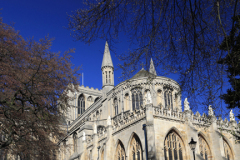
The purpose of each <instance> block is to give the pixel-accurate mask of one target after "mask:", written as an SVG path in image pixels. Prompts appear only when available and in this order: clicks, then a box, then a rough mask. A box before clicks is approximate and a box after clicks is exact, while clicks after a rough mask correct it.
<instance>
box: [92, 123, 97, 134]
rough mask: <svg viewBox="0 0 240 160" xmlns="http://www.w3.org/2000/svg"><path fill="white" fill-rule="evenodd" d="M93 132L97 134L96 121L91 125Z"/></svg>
mask: <svg viewBox="0 0 240 160" xmlns="http://www.w3.org/2000/svg"><path fill="white" fill-rule="evenodd" d="M93 133H94V134H97V125H96V123H94V126H93Z"/></svg>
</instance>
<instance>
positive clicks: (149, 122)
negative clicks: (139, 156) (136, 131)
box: [146, 103, 156, 160]
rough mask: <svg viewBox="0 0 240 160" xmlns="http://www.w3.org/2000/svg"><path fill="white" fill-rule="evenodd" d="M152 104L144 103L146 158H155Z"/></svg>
mask: <svg viewBox="0 0 240 160" xmlns="http://www.w3.org/2000/svg"><path fill="white" fill-rule="evenodd" d="M153 124H154V118H153V104H152V103H151V104H147V105H146V128H147V146H148V160H155V159H156V148H155V132H154V125H153Z"/></svg>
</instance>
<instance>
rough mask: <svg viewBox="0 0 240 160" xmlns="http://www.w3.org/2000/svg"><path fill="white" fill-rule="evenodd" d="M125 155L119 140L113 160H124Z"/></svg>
mask: <svg viewBox="0 0 240 160" xmlns="http://www.w3.org/2000/svg"><path fill="white" fill-rule="evenodd" d="M125 157H126V155H125V150H124V147H123V144H122V143H121V142H119V143H118V145H117V150H116V153H115V160H125Z"/></svg>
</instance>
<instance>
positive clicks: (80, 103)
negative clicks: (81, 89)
mask: <svg viewBox="0 0 240 160" xmlns="http://www.w3.org/2000/svg"><path fill="white" fill-rule="evenodd" d="M84 111H85V100H84V96H83V95H82V94H81V95H80V96H79V97H78V114H79V115H81V114H83V112H84Z"/></svg>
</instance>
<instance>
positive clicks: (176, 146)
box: [164, 132, 183, 160]
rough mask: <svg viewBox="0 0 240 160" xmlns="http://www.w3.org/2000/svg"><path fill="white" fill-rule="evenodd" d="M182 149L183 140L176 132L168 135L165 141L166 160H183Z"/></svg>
mask: <svg viewBox="0 0 240 160" xmlns="http://www.w3.org/2000/svg"><path fill="white" fill-rule="evenodd" d="M182 147H183V143H182V140H181V138H180V137H179V136H178V135H177V134H176V133H175V132H170V133H168V135H167V136H166V138H165V141H164V157H165V160H183V148H182Z"/></svg>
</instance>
